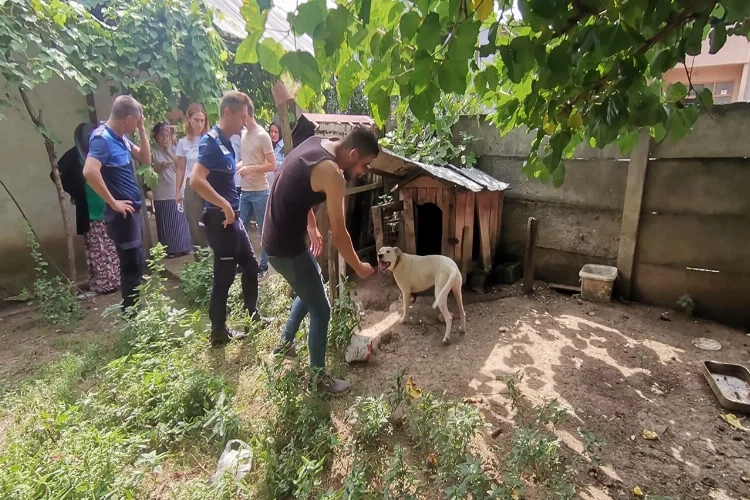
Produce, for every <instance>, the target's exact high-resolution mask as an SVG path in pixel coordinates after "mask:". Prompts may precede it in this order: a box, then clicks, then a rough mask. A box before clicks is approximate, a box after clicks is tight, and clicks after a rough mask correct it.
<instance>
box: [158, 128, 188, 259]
mask: <svg viewBox="0 0 750 500" xmlns="http://www.w3.org/2000/svg"><path fill="white" fill-rule="evenodd" d="M151 136H152V137H153V138H154V142H156V148H154V152H153V163H152V165H153V167H154V170H155V171H156V173H157V174H159V184H157V185H156V186H154V187H153V188H152V189H151V194H152V196H153V198H154V214H155V215H156V234H157V236H158V238H159V242H160V243H161V244H162V245H164V246H166V247H167V255H168V256H169V257H179V256H182V255H186V254H188V253H190V250H191V249H192V248H193V244H192V240H191V238H190V228H189V226H188V221H187V219H186V218H185V213H184V212H183V210H182V208H181V207H180V205H178V204H177V200H176V199H175V198H176V193H178V192H179V190H178V189H177V188H176V186H177V179H176V177H177V169H176V167H175V164H176V163H177V161H178V160H177V157H176V156H175V155H174V153H173V151H172V150H173V149H174V146H172V130H171V128H170V127H169V125H168V124H166V123H157V124H156V125H154V129H153V131H152V132H151Z"/></svg>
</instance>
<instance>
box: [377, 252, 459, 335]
mask: <svg viewBox="0 0 750 500" xmlns="http://www.w3.org/2000/svg"><path fill="white" fill-rule="evenodd" d="M378 265H379V266H380V269H381V270H382V271H386V270H387V271H390V272H392V273H393V277H394V278H396V284H397V285H398V287H399V288H400V289H401V296H402V299H403V302H404V310H403V313H402V315H401V320H400V321H401V322H402V323H403V322H404V321H405V320H406V313H407V311H408V309H409V302H411V294H412V293H416V292H423V291H425V290H427V289H428V288H430V287H431V286H434V287H435V302H433V304H432V307H433V309H434V308H435V307H439V308H440V312H441V313H442V314H443V318H445V336H444V337H443V345H448V344H450V343H451V323H452V321H451V320H452V318H453V317H452V316H451V313H450V312H449V311H448V294H449V293H450V291H451V290H453V296H454V297H455V298H456V302H457V303H458V310H459V312H460V313H461V326H460V328H459V329H458V331H459V332H461V333H463V332H465V331H466V313H465V312H464V304H463V300H462V299H461V284H462V282H463V280H462V278H461V271H459V270H458V266H457V265H456V263H455V262H453V260H452V259H450V258H448V257H445V256H444V255H425V256H420V255H409V254H407V253H404V252H402V251H401V249H400V248H398V247H383V248H381V249H380V250H379V251H378Z"/></svg>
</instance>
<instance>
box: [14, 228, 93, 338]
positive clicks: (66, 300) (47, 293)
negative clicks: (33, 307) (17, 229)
mask: <svg viewBox="0 0 750 500" xmlns="http://www.w3.org/2000/svg"><path fill="white" fill-rule="evenodd" d="M24 230H25V231H26V241H27V244H28V246H29V248H30V249H31V258H32V259H34V272H35V273H36V279H35V280H34V284H33V285H32V288H31V290H28V289H24V290H23V292H21V297H22V299H23V300H30V301H32V302H36V303H38V304H39V313H40V315H41V317H42V321H43V322H44V323H46V324H48V325H60V326H71V325H73V324H75V323H76V322H77V321H78V320H79V319H81V316H82V315H83V311H82V310H81V305H80V303H79V302H78V297H76V293H75V286H74V284H73V283H71V282H70V281H69V280H68V279H67V278H66V279H63V278H61V277H60V276H52V277H50V274H49V272H48V270H47V268H48V267H49V264H48V263H47V261H46V260H44V256H43V255H42V252H41V251H40V249H39V241H37V239H36V236H35V235H34V231H33V230H32V229H31V226H30V225H29V223H28V222H24Z"/></svg>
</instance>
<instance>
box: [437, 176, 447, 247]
mask: <svg viewBox="0 0 750 500" xmlns="http://www.w3.org/2000/svg"><path fill="white" fill-rule="evenodd" d="M445 191H447V189H441V190H439V191H438V192H437V193H436V197H437V199H436V200H435V201H436V202H437V206H438V207H439V208H440V212H441V216H442V218H443V220H442V223H443V224H442V229H441V230H440V253H441V254H442V255H445V256H447V255H448V250H449V248H448V247H449V245H448V220H449V219H450V208H449V206H448V199H447V198H446V197H445Z"/></svg>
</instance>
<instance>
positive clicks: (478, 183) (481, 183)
mask: <svg viewBox="0 0 750 500" xmlns="http://www.w3.org/2000/svg"><path fill="white" fill-rule="evenodd" d="M370 171H372V172H373V173H376V174H378V175H382V176H385V177H391V178H395V179H398V180H400V181H408V180H411V179H414V178H416V177H419V176H420V175H423V174H426V175H429V176H431V177H435V178H436V179H440V180H442V181H445V182H449V183H451V184H453V185H456V186H460V187H462V188H465V189H468V190H470V191H473V192H475V193H478V192H480V191H484V190H488V191H505V190H506V189H508V188H509V187H510V185H509V184H508V183H506V182H501V181H499V180H497V179H495V178H494V177H492V176H491V175H489V174H488V173H486V172H483V171H481V170H479V169H476V168H459V167H456V166H454V165H446V166H444V167H438V166H435V165H427V164H425V163H422V162H419V161H416V160H410V159H409V158H406V157H403V156H401V155H399V154H396V153H394V152H393V151H391V150H389V149H386V148H381V150H380V154H379V155H378V156H377V157H376V158H375V159H374V160H373V161H372V163H371V164H370Z"/></svg>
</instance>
